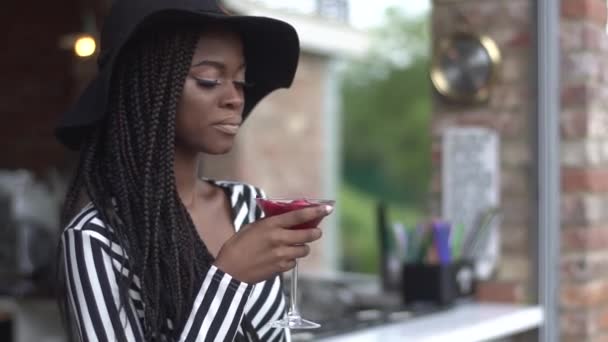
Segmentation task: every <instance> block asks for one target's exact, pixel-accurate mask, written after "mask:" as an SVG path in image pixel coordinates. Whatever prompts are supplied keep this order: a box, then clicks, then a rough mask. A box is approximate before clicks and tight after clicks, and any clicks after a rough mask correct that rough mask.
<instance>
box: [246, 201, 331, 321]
mask: <svg viewBox="0 0 608 342" xmlns="http://www.w3.org/2000/svg"><path fill="white" fill-rule="evenodd" d="M257 202H258V205H259V206H260V207H261V208H262V211H264V214H265V215H266V216H267V217H270V216H275V215H281V214H285V213H287V212H290V211H293V210H298V209H303V208H307V207H314V206H318V205H324V206H325V205H329V206H332V207H333V206H334V203H335V201H332V200H319V199H303V198H302V199H276V198H268V199H266V198H257ZM322 219H323V217H320V218H317V219H314V220H311V221H308V222H304V223H301V224H298V225H296V226H293V227H289V228H290V229H310V228H314V227H317V226H318V225H319V223H321V220H322ZM297 293H298V262H297V260H296V266H295V267H294V268H293V270H292V276H291V291H290V292H289V297H290V300H291V305H290V307H289V311H288V312H287V315H286V316H285V317H284V318H283V319H280V320H278V321H275V322H271V323H270V326H271V327H273V328H289V329H316V328H319V327H320V326H321V325H320V324H318V323H315V322H311V321H309V320H306V319H304V318H302V316H300V311H299V310H298V301H297V299H298V295H297Z"/></svg>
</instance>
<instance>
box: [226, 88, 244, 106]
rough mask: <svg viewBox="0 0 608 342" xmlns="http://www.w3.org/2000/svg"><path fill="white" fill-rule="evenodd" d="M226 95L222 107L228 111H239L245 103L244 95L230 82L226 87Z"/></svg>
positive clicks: (241, 90) (240, 89)
mask: <svg viewBox="0 0 608 342" xmlns="http://www.w3.org/2000/svg"><path fill="white" fill-rule="evenodd" d="M227 88H228V89H227V90H226V92H227V94H226V97H225V98H224V101H223V103H222V104H223V105H224V106H226V107H229V108H230V109H237V110H238V109H241V108H243V105H244V103H245V93H244V91H243V89H242V88H240V87H239V86H238V85H236V84H234V83H232V82H230V83H229V84H228V85H227Z"/></svg>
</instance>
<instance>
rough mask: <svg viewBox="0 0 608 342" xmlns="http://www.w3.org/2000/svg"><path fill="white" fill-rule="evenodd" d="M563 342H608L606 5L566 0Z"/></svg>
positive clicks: (563, 38)
mask: <svg viewBox="0 0 608 342" xmlns="http://www.w3.org/2000/svg"><path fill="white" fill-rule="evenodd" d="M561 10H562V11H561V13H562V20H561V25H562V28H561V49H562V74H561V77H562V115H561V128H562V192H563V195H562V256H561V310H562V322H561V323H562V340H563V341H573V342H574V341H577V342H578V341H608V249H607V247H608V229H607V228H608V116H607V114H608V113H607V109H608V92H607V89H608V88H607V86H608V73H607V70H608V69H607V67H608V59H607V57H608V54H607V52H608V37H607V36H606V31H605V25H606V1H605V0H562V8H561Z"/></svg>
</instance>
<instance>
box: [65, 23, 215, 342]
mask: <svg viewBox="0 0 608 342" xmlns="http://www.w3.org/2000/svg"><path fill="white" fill-rule="evenodd" d="M197 39H198V34H197V33H196V32H192V31H188V30H184V31H180V32H173V33H164V34H156V35H148V36H146V38H145V39H139V40H135V41H133V42H132V43H133V44H131V45H130V46H129V47H128V50H126V51H124V52H123V54H122V55H121V58H120V60H119V64H118V66H117V69H116V71H115V74H114V75H113V81H112V82H113V83H112V92H111V95H110V106H109V113H108V115H107V118H106V120H105V122H104V125H102V126H101V128H100V129H99V130H98V131H97V133H96V135H95V136H92V137H91V139H89V141H87V143H86V145H85V148H84V149H83V151H82V154H81V161H80V166H79V171H78V173H77V174H76V176H75V178H74V182H73V184H72V186H71V187H70V192H69V194H68V196H67V200H66V205H65V208H64V213H66V214H65V215H64V217H66V218H67V217H72V216H73V215H74V214H75V212H76V211H77V210H78V206H77V205H76V203H77V198H78V194H79V193H80V192H81V191H82V190H84V191H85V193H86V195H87V196H88V198H89V199H90V200H91V201H92V202H93V203H94V205H95V207H96V208H97V209H98V211H99V214H100V215H101V219H102V220H103V221H104V222H106V223H108V224H109V225H110V226H111V227H112V228H113V230H114V234H116V238H117V239H118V241H119V243H120V246H121V247H122V248H123V250H124V251H125V253H126V255H127V256H128V259H126V258H125V261H124V264H123V265H122V266H123V267H124V268H125V269H127V270H128V271H129V272H128V274H129V277H128V278H124V277H122V278H123V280H122V281H119V284H118V285H119V291H120V295H121V300H122V302H123V303H126V302H127V301H128V300H129V295H128V291H129V288H130V287H131V286H132V285H133V284H134V275H137V276H138V277H139V278H140V285H141V294H142V300H143V303H144V324H145V329H144V330H145V335H146V336H145V339H146V341H156V340H159V339H160V335H161V333H163V334H166V333H167V332H166V331H164V330H163V326H164V324H165V323H166V320H167V319H171V320H172V321H173V326H174V334H176V332H178V331H180V330H181V329H180V328H181V327H183V325H184V324H185V319H186V318H187V317H188V313H189V312H190V309H191V303H192V300H193V299H194V296H195V295H196V291H197V290H198V289H197V288H196V286H198V285H195V284H200V281H199V280H200V277H201V275H202V274H205V272H206V270H208V268H209V267H210V264H211V262H213V257H212V256H211V254H210V253H209V251H208V250H207V249H206V248H205V246H204V244H203V243H202V242H201V240H200V238H199V237H198V235H197V232H196V229H195V227H194V223H193V222H192V220H191V218H190V216H189V215H188V212H187V210H186V208H185V207H184V205H183V204H182V202H181V200H180V198H179V196H178V194H177V188H176V182H175V174H174V171H173V163H174V151H175V150H174V149H175V115H176V112H177V102H178V100H179V98H180V96H181V93H182V89H183V84H184V79H185V77H186V75H187V72H188V69H189V66H190V62H191V60H192V55H193V52H194V47H195V44H196V41H197ZM64 281H65V280H64ZM163 296H165V297H166V296H170V298H169V297H166V298H163ZM176 337H177V336H175V335H174V336H172V338H174V339H176Z"/></svg>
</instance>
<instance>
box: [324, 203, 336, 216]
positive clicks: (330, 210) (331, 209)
mask: <svg viewBox="0 0 608 342" xmlns="http://www.w3.org/2000/svg"><path fill="white" fill-rule="evenodd" d="M332 211H334V207H332V206H331V205H329V204H327V205H325V213H327V214H331V212H332Z"/></svg>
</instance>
